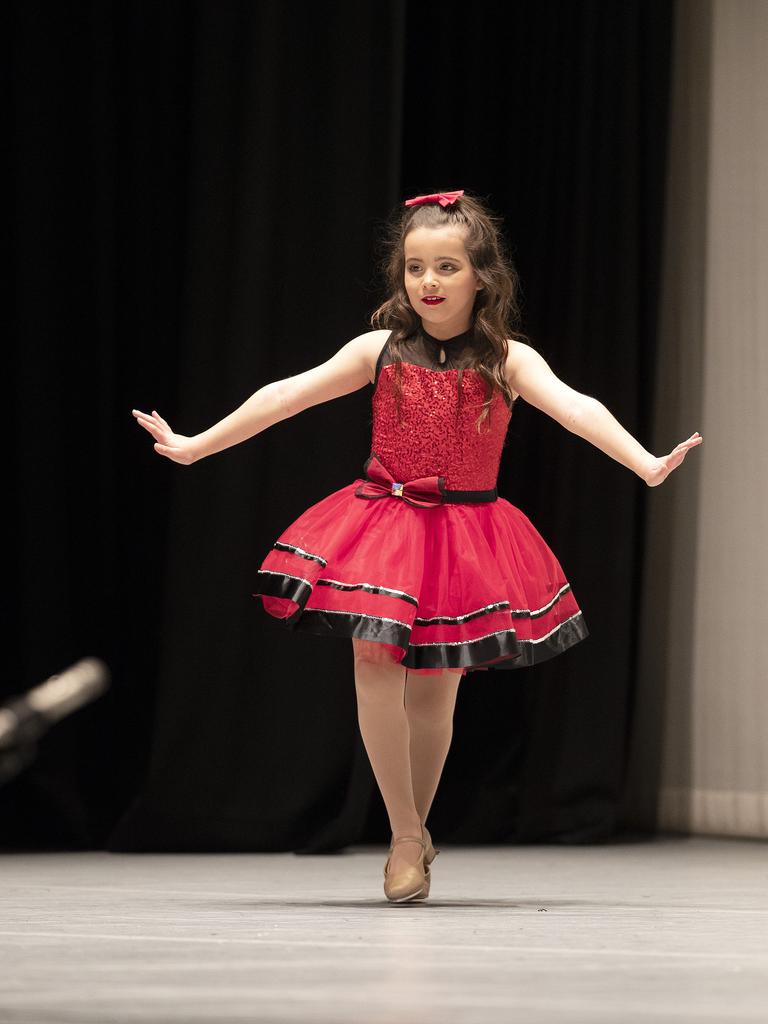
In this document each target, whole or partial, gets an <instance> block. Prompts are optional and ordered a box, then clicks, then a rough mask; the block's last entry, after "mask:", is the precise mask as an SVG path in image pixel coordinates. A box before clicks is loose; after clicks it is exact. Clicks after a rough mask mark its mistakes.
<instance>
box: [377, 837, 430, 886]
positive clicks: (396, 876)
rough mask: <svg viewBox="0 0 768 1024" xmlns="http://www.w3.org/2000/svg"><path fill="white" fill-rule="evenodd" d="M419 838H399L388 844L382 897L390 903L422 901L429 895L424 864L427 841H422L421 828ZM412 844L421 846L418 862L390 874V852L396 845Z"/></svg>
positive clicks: (427, 870) (426, 868) (427, 872)
mask: <svg viewBox="0 0 768 1024" xmlns="http://www.w3.org/2000/svg"><path fill="white" fill-rule="evenodd" d="M421 831H422V834H421V836H400V838H399V839H393V840H392V842H391V843H390V844H389V851H390V856H389V857H387V863H386V864H385V865H384V895H385V896H386V897H387V899H388V900H391V901H392V903H404V902H405V901H406V900H414V899H424V898H425V897H426V896H428V895H429V867H428V865H427V864H426V863H425V857H426V850H427V841H426V839H424V829H423V827H422V830H421ZM405 842H412V843H418V844H419V845H420V846H421V854H420V855H419V860H418V862H417V863H416V864H415V865H414V864H409V865H408V866H407V867H405V868H402V869H401V870H400V871H393V872H391V873H390V870H389V863H390V861H391V859H392V850H393V849H394V848H395V846H397V844H398V843H405Z"/></svg>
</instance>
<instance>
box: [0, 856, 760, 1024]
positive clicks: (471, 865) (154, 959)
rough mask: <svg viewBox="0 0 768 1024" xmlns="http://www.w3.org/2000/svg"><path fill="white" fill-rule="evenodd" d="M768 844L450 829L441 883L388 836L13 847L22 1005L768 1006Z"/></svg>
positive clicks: (319, 1018) (173, 1016)
mask: <svg viewBox="0 0 768 1024" xmlns="http://www.w3.org/2000/svg"><path fill="white" fill-rule="evenodd" d="M435 840H436V842H437V845H438V847H439V846H440V843H439V837H438V836H436V837H435ZM767 854H768V847H767V846H766V844H765V843H761V842H752V841H741V840H730V839H704V838H676V837H664V838H661V839H658V840H655V841H651V842H645V843H626V844H621V845H611V846H596V847H553V846H524V847H490V848H489V847H484V848H467V847H447V846H444V847H443V848H442V853H441V854H440V855H439V856H438V858H437V860H436V861H435V863H434V865H433V881H432V895H431V896H430V898H429V900H428V901H426V902H425V903H423V904H390V903H389V902H388V901H387V900H386V899H385V898H384V894H383V890H382V882H383V874H382V870H383V865H384V860H385V856H386V850H385V848H384V847H383V846H382V847H381V848H371V847H353V848H351V849H349V850H348V851H346V852H345V853H343V854H341V855H338V856H317V857H304V856H301V857H298V856H295V855H294V854H291V853H287V854H240V855H220V854H212V855H178V856H177V855H147V854H144V855H138V856H130V855H122V854H120V855H115V854H108V853H73V854H50V853H49V854H11V855H8V854H6V855H5V856H0V900H1V903H0V906H1V909H2V919H1V920H0V944H1V945H0V964H1V965H2V967H1V971H2V974H1V975H0V1021H2V1024H16V1022H20V1021H24V1022H34V1024H53V1022H68V1024H69V1022H72V1024H91V1022H93V1024H112V1022H123V1021H142V1022H144V1021H151V1022H153V1024H162V1022H165V1021H183V1022H185V1024H195V1022H198V1021H217V1022H220V1024H228V1022H230V1021H270V1022H273V1021H274V1022H278V1021H301V1022H307V1024H316V1022H328V1024H331V1022H355V1024H362V1022H366V1021H368V1022H373V1024H401V1022H402V1024H438V1022H439V1024H453V1022H459V1021H461V1022H462V1024H463V1022H479V1021H483V1022H485V1021H502V1022H506V1021H513V1020H514V1021H521V1022H524V1024H538V1022H543V1021H569V1022H584V1024H601V1022H611V1024H619V1022H620V1021H621V1022H622V1024H627V1022H632V1021H654V1022H659V1021H675V1022H683V1021H696V1022H702V1021H717V1022H728V1024H730V1022H736V1021H762V1022H764V1021H766V1020H768V884H767V883H768V856H767Z"/></svg>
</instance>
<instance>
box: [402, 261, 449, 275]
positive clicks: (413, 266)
mask: <svg viewBox="0 0 768 1024" xmlns="http://www.w3.org/2000/svg"><path fill="white" fill-rule="evenodd" d="M418 269H419V266H418V264H417V263H412V264H411V265H410V266H409V267H408V271H409V273H411V274H415V273H416V272H417V271H418ZM440 269H441V270H455V269H456V267H454V265H453V264H452V263H441V264H440Z"/></svg>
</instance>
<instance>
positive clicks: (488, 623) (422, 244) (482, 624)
mask: <svg viewBox="0 0 768 1024" xmlns="http://www.w3.org/2000/svg"><path fill="white" fill-rule="evenodd" d="M386 248H387V260H386V275H387V284H388V292H389V297H388V298H387V300H386V301H385V302H384V303H383V304H382V305H381V306H380V307H379V308H378V309H377V310H376V311H375V312H374V313H373V315H372V317H371V326H372V327H373V328H374V330H372V331H368V332H366V333H365V334H362V335H360V336H359V337H357V338H354V339H352V341H349V342H348V343H347V344H346V345H344V346H343V347H342V348H341V349H340V350H339V351H338V352H337V353H336V354H335V355H334V356H332V357H331V358H330V359H329V360H328V361H327V362H325V363H323V364H321V365H320V366H316V367H314V368H312V369H310V370H307V371H306V372H304V373H300V374H297V375H296V376H293V377H288V378H286V379H284V380H279V381H275V382H272V383H270V384H266V385H265V386H264V387H262V388H260V389H259V390H258V391H257V392H256V393H255V394H254V395H252V396H251V397H250V398H249V399H248V400H247V401H246V402H244V403H243V405H241V406H240V407H239V408H238V409H236V410H235V411H234V412H233V413H231V414H230V415H229V416H226V417H225V418H224V419H223V420H221V421H220V422H219V423H217V424H215V425H214V426H212V427H210V428H209V429H208V430H206V431H203V433H201V434H197V435H196V436H194V437H185V436H183V435H181V434H175V433H174V432H173V431H172V430H171V428H170V426H169V425H168V423H167V422H166V421H165V420H164V419H163V418H162V416H160V414H159V413H158V412H156V411H153V412H152V414H151V415H149V414H147V413H143V412H140V411H139V410H137V409H134V410H133V415H134V416H135V417H136V419H137V420H138V422H139V423H140V424H141V425H142V426H143V427H144V428H145V429H146V430H147V431H149V433H150V434H152V436H153V437H154V438H155V445H154V448H155V451H156V452H158V453H159V454H160V455H164V456H166V457H167V458H169V459H171V460H172V461H174V462H178V463H181V464H182V465H190V464H191V463H193V462H196V461H197V460H199V459H202V458H205V457H206V456H207V455H213V454H214V453H216V452H220V451H222V450H223V449H225V448H228V447H230V446H231V445H234V444H238V443H240V442H241V441H245V440H246V439H247V438H250V437H252V436H253V435H255V434H258V433H260V432H261V431H263V430H266V429H267V427H269V426H271V425H272V424H274V423H277V422H279V421H280V420H283V419H286V418H288V417H290V416H295V415H296V414H297V413H299V412H301V411H302V410H304V409H307V408H309V407H310V406H313V405H317V404H319V403H320V402H328V401H330V400H331V399H334V398H338V397H339V396H341V395H346V394H349V393H350V392H352V391H355V390H357V389H359V388H362V387H365V386H366V385H367V384H372V385H373V398H372V401H373V432H372V443H371V454H370V457H369V458H368V460H367V461H366V463H365V466H364V469H363V476H361V477H359V478H358V479H356V480H355V481H354V482H353V483H351V484H349V485H347V486H346V487H343V488H342V489H341V490H339V491H335V492H334V493H333V494H330V495H329V496H328V497H326V498H324V499H322V500H321V501H319V502H318V503H317V504H315V505H313V506H312V507H311V508H309V509H307V510H306V511H305V512H304V513H303V514H302V515H301V516H299V518H298V519H297V520H296V521H295V522H294V523H292V524H291V525H290V526H288V527H287V529H286V530H285V531H284V532H283V533H282V534H281V536H280V537H279V538H278V540H277V541H275V543H274V545H273V546H272V548H271V549H270V551H269V552H268V553H267V555H266V557H265V559H264V561H263V563H262V565H261V568H260V569H259V570H258V572H257V578H258V584H257V586H258V589H257V591H256V592H255V593H254V594H253V596H254V597H258V598H259V599H260V600H261V602H262V605H263V608H264V609H265V610H266V612H268V613H269V614H270V615H272V616H274V617H275V618H277V619H279V620H281V621H282V622H283V623H285V625H287V626H288V627H290V628H294V629H301V630H306V631H308V632H310V633H314V634H318V635H330V636H342V637H347V638H351V641H352V650H353V657H354V674H355V690H356V696H357V709H358V721H359V725H360V731H361V735H362V738H363V742H364V744H365V747H366V751H367V754H368V757H369V758H370V762H371V766H372V769H373V772H374V775H375V777H376V781H377V784H378V786H379V789H380V791H381V794H382V797H383V800H384V803H385V805H386V809H387V813H388V816H389V822H390V825H391V828H392V841H391V843H390V848H389V856H388V858H387V863H386V865H385V867H384V879H385V881H384V892H385V894H386V896H387V898H388V899H390V900H392V901H393V902H403V901H406V900H414V899H423V898H425V897H426V896H427V895H428V894H429V886H430V879H431V871H430V864H431V863H432V861H433V860H434V858H435V856H436V854H437V853H438V851H437V850H436V849H435V848H434V846H433V845H432V840H431V837H430V835H429V832H428V831H427V829H426V827H425V822H426V819H427V815H428V814H429V810H430V807H431V805H432V801H433V798H434V796H435V792H436V790H437V785H438V782H439V779H440V776H441V773H442V770H443V765H444V763H445V759H446V756H447V753H448V748H449V746H450V743H451V738H452V730H453V724H452V723H453V712H454V706H455V702H456V695H457V690H458V686H459V681H460V679H461V678H462V676H463V675H464V674H465V673H467V672H470V671H476V670H480V669H488V668H496V669H498V668H501V669H514V668H518V667H520V666H524V665H535V664H538V663H539V662H541V661H544V660H545V659H547V658H551V657H553V656H555V655H557V654H560V653H561V652H563V651H565V650H567V648H569V647H571V646H572V645H573V644H575V643H577V642H579V641H580V640H582V639H584V637H586V636H587V635H588V631H587V627H586V624H585V621H584V616H583V615H582V612H581V610H580V608H579V606H578V604H577V603H576V599H575V597H574V595H573V592H572V590H571V587H570V585H569V583H568V581H567V580H566V578H565V576H564V574H563V570H562V568H561V566H560V563H559V562H558V560H557V558H556V557H555V555H554V554H553V552H552V551H551V550H550V548H549V547H548V546H547V544H546V542H545V541H544V540H543V538H542V537H541V535H540V534H539V533H538V532H537V530H536V529H535V527H534V526H533V525H532V524H531V522H530V520H529V519H528V518H527V517H526V516H525V515H524V514H523V513H522V512H521V511H520V510H519V509H518V508H516V507H515V506H513V505H511V504H510V503H509V502H508V501H506V500H505V499H504V498H501V497H499V496H498V495H497V491H496V480H497V474H498V468H499V462H500V458H501V452H502V448H503V446H504V443H505V439H506V433H507V427H508V425H509V421H510V418H511V415H512V409H513V407H514V403H515V402H516V401H517V399H518V398H523V399H524V400H525V401H527V402H529V403H530V404H531V405H534V406H536V408H538V409H541V410H542V411H543V412H545V413H547V414H548V415H549V416H551V417H553V418H554V419H555V420H556V421H557V422H558V423H560V424H561V425H562V426H563V427H565V428H566V429H567V430H569V431H571V432H572V433H575V434H578V435H579V436H580V437H583V438H585V439H586V440H588V441H590V442H591V443H592V444H594V445H596V446H597V447H598V448H599V449H600V450H601V451H603V452H605V453H606V454H607V455H609V456H610V457H611V458H613V459H615V460H616V461H618V462H620V463H621V464H622V465H624V466H626V467H627V468H629V469H631V470H632V471H633V472H635V473H637V475H638V476H639V477H640V478H641V479H642V480H644V481H645V482H646V483H647V484H648V485H649V486H650V487H654V486H656V485H657V484H660V483H661V482H662V481H663V480H664V479H666V477H667V476H668V475H669V473H671V472H672V470H674V469H675V468H676V467H677V466H679V465H680V464H681V462H682V461H683V459H684V458H685V455H686V453H687V452H688V450H689V449H690V448H692V447H694V446H695V445H698V444H700V443H701V441H702V438H701V436H700V435H699V434H698V433H695V434H693V435H692V436H691V437H689V438H688V440H687V441H683V442H681V443H680V444H678V445H677V446H676V447H675V448H674V449H673V450H672V451H671V452H670V454H669V455H665V456H663V457H661V458H655V457H654V456H653V455H651V454H650V453H649V452H647V451H646V450H645V449H644V448H643V447H642V445H641V444H639V443H638V442H637V441H636V440H635V439H634V438H633V437H632V436H631V435H630V434H629V433H628V432H627V431H626V430H625V429H624V428H623V427H622V426H621V425H620V424H619V423H618V421H617V420H616V419H615V418H614V417H613V416H612V415H611V413H610V412H609V411H608V410H607V409H606V408H605V406H604V405H602V404H601V403H600V402H599V401H597V400H596V399H594V398H591V397H589V396H587V395H583V394H581V393H580V392H578V391H575V390H573V389H572V388H570V387H569V386H568V385H567V384H565V383H563V382H562V381H561V380H559V379H558V378H557V377H556V376H555V374H554V373H553V372H552V371H551V369H550V368H549V366H548V365H547V363H546V362H545V360H544V359H543V358H542V357H541V356H540V355H539V354H538V353H537V352H536V351H535V349H533V348H532V347H531V346H530V345H529V344H527V343H526V342H524V341H523V340H522V339H523V338H524V337H525V335H522V334H520V332H518V331H516V330H515V325H516V323H517V320H518V316H519V314H518V308H517V302H516V289H517V274H516V271H515V269H514V267H513V266H512V264H511V262H510V260H509V258H508V256H507V255H506V253H505V251H504V246H503V239H502V234H501V221H500V218H498V217H496V216H495V215H494V214H493V213H492V212H491V211H490V210H489V209H488V208H487V207H486V206H485V204H484V202H483V201H482V200H480V199H479V198H476V197H472V196H469V195H466V194H465V193H464V191H463V190H458V191H454V192H443V193H436V194H433V195H426V196H416V197H414V198H413V199H409V200H407V201H406V202H405V204H404V205H403V207H402V208H400V209H399V210H398V211H397V214H396V215H395V216H394V217H393V218H392V220H391V222H390V230H389V236H388V238H387V240H386ZM406 684H408V685H406Z"/></svg>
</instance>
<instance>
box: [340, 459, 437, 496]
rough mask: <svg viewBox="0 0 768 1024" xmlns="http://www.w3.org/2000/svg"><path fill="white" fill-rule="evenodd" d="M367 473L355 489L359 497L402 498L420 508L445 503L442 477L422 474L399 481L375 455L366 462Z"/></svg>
mask: <svg viewBox="0 0 768 1024" xmlns="http://www.w3.org/2000/svg"><path fill="white" fill-rule="evenodd" d="M365 473H366V476H367V478H368V479H367V480H366V481H365V482H364V483H362V484H361V485H360V486H359V487H358V488H357V490H356V491H355V497H357V498H386V497H387V496H389V497H393V498H402V499H403V501H407V502H408V504H409V505H417V506H418V507H419V508H432V507H433V506H434V505H442V504H443V492H442V490H441V488H440V485H441V483H442V477H438V476H420V477H418V478H417V479H416V480H408V481H407V482H405V483H398V482H397V481H396V480H395V478H394V477H393V476H392V475H391V474H390V473H389V472H388V470H387V469H385V468H384V466H382V464H381V463H380V462H379V460H378V458H377V456H375V455H371V457H370V458H369V459H368V461H367V462H366V464H365Z"/></svg>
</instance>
